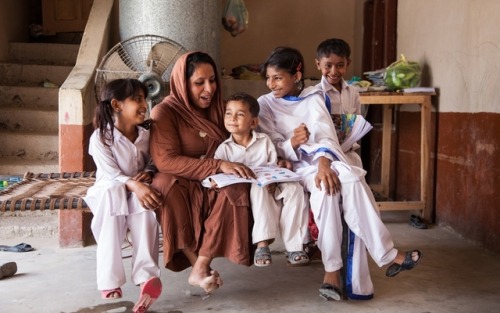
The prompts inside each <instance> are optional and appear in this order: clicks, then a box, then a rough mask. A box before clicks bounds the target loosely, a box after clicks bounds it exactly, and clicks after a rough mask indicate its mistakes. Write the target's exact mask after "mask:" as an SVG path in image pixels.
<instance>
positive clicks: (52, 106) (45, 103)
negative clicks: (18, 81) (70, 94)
mask: <svg viewBox="0 0 500 313" xmlns="http://www.w3.org/2000/svg"><path fill="white" fill-rule="evenodd" d="M58 99H59V89H58V88H44V87H29V86H0V107H2V106H13V107H19V108H32V109H42V110H58V108H59V106H58Z"/></svg>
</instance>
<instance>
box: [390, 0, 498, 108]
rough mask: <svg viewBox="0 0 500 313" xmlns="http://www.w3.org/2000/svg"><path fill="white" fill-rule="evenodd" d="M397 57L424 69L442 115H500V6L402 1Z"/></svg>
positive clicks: (474, 0) (462, 0)
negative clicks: (422, 65) (437, 94)
mask: <svg viewBox="0 0 500 313" xmlns="http://www.w3.org/2000/svg"><path fill="white" fill-rule="evenodd" d="M398 3H399V7H398V38H397V45H398V48H397V49H398V53H404V54H405V56H406V57H407V58H408V59H411V60H414V61H417V62H420V64H425V65H426V66H425V68H426V69H427V70H428V76H427V78H425V77H424V83H427V84H428V85H431V86H434V87H437V88H439V112H469V113H472V112H493V113H499V112H500V88H499V87H500V18H499V16H500V1H499V0H419V1H414V0H399V1H398Z"/></svg>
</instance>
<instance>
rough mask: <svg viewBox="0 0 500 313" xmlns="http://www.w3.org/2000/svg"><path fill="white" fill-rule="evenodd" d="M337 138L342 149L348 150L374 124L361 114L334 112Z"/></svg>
mask: <svg viewBox="0 0 500 313" xmlns="http://www.w3.org/2000/svg"><path fill="white" fill-rule="evenodd" d="M332 121H333V124H335V130H336V131H337V138H338V139H339V143H340V147H341V148H342V151H344V152H346V151H349V150H350V149H351V147H352V146H353V145H354V144H355V143H356V142H358V141H359V140H360V139H361V138H363V136H364V135H366V134H367V133H368V132H369V131H370V130H371V129H372V128H373V126H372V125H371V124H370V123H369V122H368V121H367V120H366V119H365V118H364V117H363V115H360V114H332Z"/></svg>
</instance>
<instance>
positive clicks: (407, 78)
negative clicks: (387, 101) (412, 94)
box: [384, 54, 422, 91]
mask: <svg viewBox="0 0 500 313" xmlns="http://www.w3.org/2000/svg"><path fill="white" fill-rule="evenodd" d="M421 75H422V71H421V69H420V65H419V64H418V63H417V62H413V61H408V60H407V59H406V58H405V56H404V55H403V54H401V59H400V60H398V61H396V62H394V63H392V64H391V65H389V66H388V67H387V68H386V69H385V73H384V84H385V86H386V87H387V88H388V89H389V90H394V91H395V90H400V89H404V88H413V87H417V86H418V84H420V76H421Z"/></svg>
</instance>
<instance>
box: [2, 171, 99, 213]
mask: <svg viewBox="0 0 500 313" xmlns="http://www.w3.org/2000/svg"><path fill="white" fill-rule="evenodd" d="M94 183H95V172H73V173H66V172H65V173H50V174H34V173H31V172H27V173H26V174H25V175H24V177H23V180H22V181H20V182H19V183H16V184H14V185H12V186H9V187H7V188H6V189H4V190H2V191H0V211H1V212H5V211H6V210H7V211H16V210H18V211H25V210H31V211H34V210H45V209H49V210H55V209H86V208H87V204H86V203H85V201H83V199H82V197H84V196H85V195H86V194H87V190H88V189H89V188H90V187H91V186H92V185H94Z"/></svg>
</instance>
